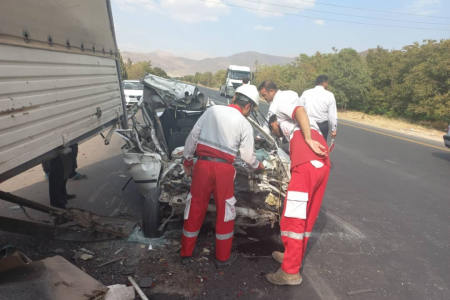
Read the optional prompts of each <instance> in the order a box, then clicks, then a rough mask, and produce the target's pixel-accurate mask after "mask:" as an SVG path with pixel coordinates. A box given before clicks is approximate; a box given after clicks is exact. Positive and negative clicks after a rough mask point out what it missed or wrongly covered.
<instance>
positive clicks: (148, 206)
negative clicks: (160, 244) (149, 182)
mask: <svg viewBox="0 0 450 300" xmlns="http://www.w3.org/2000/svg"><path fill="white" fill-rule="evenodd" d="M160 195H161V188H159V187H155V188H152V189H151V190H150V191H149V192H148V194H147V196H146V197H145V201H144V211H143V212H142V225H143V227H144V228H143V229H144V235H145V236H146V237H148V238H159V237H161V236H162V235H163V234H164V232H165V231H166V229H167V226H164V228H163V230H161V231H159V230H158V228H159V226H160V225H161V202H159V196H160Z"/></svg>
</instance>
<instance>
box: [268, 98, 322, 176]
mask: <svg viewBox="0 0 450 300" xmlns="http://www.w3.org/2000/svg"><path fill="white" fill-rule="evenodd" d="M299 106H303V105H296V104H290V103H282V104H281V105H279V106H278V107H277V111H276V115H277V121H278V124H280V129H281V132H282V133H283V134H284V136H285V137H286V139H287V140H288V141H289V142H290V141H291V139H292V138H293V136H294V132H295V131H297V130H301V129H300V126H299V125H298V123H297V120H296V119H295V111H296V110H297V108H298V107H299ZM308 119H309V126H310V127H311V131H312V130H316V131H317V132H318V133H319V134H320V135H322V133H321V132H320V129H319V126H318V125H317V123H316V122H315V121H314V120H312V118H309V117H308ZM310 162H311V164H312V165H313V166H314V167H315V168H317V169H319V168H322V167H323V166H324V163H323V162H321V161H318V160H311V161H310Z"/></svg>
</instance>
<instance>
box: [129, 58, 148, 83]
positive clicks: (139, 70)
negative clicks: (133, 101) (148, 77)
mask: <svg viewBox="0 0 450 300" xmlns="http://www.w3.org/2000/svg"><path fill="white" fill-rule="evenodd" d="M152 72H153V69H152V63H151V62H150V61H140V62H137V63H134V64H132V65H131V67H130V68H129V69H128V78H129V79H135V80H137V79H141V78H143V77H144V76H145V74H152Z"/></svg>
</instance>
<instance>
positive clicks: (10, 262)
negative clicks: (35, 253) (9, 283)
mask: <svg viewBox="0 0 450 300" xmlns="http://www.w3.org/2000/svg"><path fill="white" fill-rule="evenodd" d="M31 262H32V260H31V259H29V258H28V256H26V255H25V254H23V253H22V252H19V251H16V252H14V253H13V254H11V255H8V256H6V257H4V258H1V259H0V272H4V271H7V270H10V269H14V268H16V267H20V266H24V265H27V264H29V263H31Z"/></svg>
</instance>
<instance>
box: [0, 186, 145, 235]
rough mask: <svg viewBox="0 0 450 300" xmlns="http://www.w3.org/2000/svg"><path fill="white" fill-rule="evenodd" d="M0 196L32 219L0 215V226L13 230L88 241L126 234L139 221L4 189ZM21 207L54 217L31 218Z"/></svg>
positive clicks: (129, 232)
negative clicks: (64, 206) (52, 203)
mask: <svg viewBox="0 0 450 300" xmlns="http://www.w3.org/2000/svg"><path fill="white" fill-rule="evenodd" d="M0 199H2V200H5V201H8V202H11V203H14V204H17V205H19V206H20V207H21V208H22V210H23V211H24V212H25V215H26V216H27V217H28V218H29V219H30V220H31V221H25V220H18V219H12V218H8V217H3V216H0V228H1V229H2V230H4V231H9V232H14V233H20V234H26V235H33V236H41V237H46V238H52V239H58V240H66V241H79V242H88V241H95V240H108V239H114V238H118V237H127V236H129V235H130V234H131V232H132V230H133V228H134V227H135V226H136V224H137V223H138V222H137V221H136V220H134V219H131V218H114V217H107V216H101V215H97V214H94V213H92V212H89V211H86V210H82V209H79V208H69V209H67V210H65V209H60V208H56V207H53V206H49V205H45V204H41V203H37V202H33V201H31V200H28V199H25V198H22V197H18V196H15V195H13V194H10V193H6V192H3V191H0ZM24 207H27V208H31V209H33V210H37V211H40V212H44V213H48V214H49V215H50V216H52V217H53V220H52V221H51V222H50V221H47V220H45V221H43V220H36V219H33V218H31V217H30V216H29V215H28V214H27V212H26V210H25V208H24Z"/></svg>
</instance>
